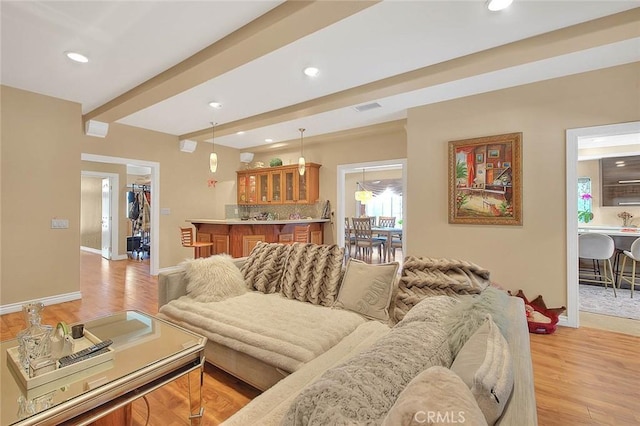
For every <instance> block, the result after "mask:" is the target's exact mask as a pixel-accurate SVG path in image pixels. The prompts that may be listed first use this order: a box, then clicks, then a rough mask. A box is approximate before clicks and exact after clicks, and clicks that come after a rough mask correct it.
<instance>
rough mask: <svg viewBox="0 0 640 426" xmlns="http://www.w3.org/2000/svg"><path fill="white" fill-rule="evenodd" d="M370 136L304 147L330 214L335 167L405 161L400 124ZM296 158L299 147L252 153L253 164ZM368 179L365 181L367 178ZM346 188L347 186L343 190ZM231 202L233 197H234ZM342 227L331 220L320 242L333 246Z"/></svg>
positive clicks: (294, 160)
mask: <svg viewBox="0 0 640 426" xmlns="http://www.w3.org/2000/svg"><path fill="white" fill-rule="evenodd" d="M375 129H376V130H375V131H373V132H370V133H366V134H361V133H358V135H356V136H349V134H348V132H347V133H346V134H345V135H344V136H341V137H338V138H333V137H332V138H331V141H330V142H326V143H322V142H323V138H322V137H321V136H319V137H317V138H314V139H316V141H317V142H318V143H319V144H318V143H313V144H309V145H307V144H305V147H304V156H305V159H306V160H307V161H308V162H312V163H319V164H322V167H321V168H320V199H321V200H329V201H330V202H331V210H332V211H334V212H335V210H336V206H337V202H338V200H337V199H336V197H337V185H338V183H337V182H338V181H337V174H338V166H339V165H343V164H352V163H366V162H369V161H381V160H389V159H400V158H406V156H407V149H406V133H405V128H404V122H400V123H398V124H397V125H393V126H382V127H376V128H375ZM299 156H300V150H299V146H297V147H296V149H288V150H272V151H269V153H256V155H255V157H254V161H264V163H265V164H269V160H270V159H271V158H274V157H278V158H280V159H282V163H283V164H294V163H297V162H298V157H299ZM367 179H368V177H367ZM347 188H350V186H347ZM234 200H235V196H234ZM343 229H344V224H337V226H336V224H335V217H334V220H333V221H332V222H331V223H330V224H327V225H325V232H324V242H325V243H326V244H335V243H336V241H337V236H336V232H337V231H339V232H343Z"/></svg>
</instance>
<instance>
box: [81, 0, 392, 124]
mask: <svg viewBox="0 0 640 426" xmlns="http://www.w3.org/2000/svg"><path fill="white" fill-rule="evenodd" d="M379 1H380V0H358V1H321V0H314V1H293V0H288V1H285V2H284V3H282V4H281V5H279V6H277V7H275V8H274V9H272V10H270V11H269V12H267V13H265V14H264V15H262V16H260V17H258V18H257V19H255V20H253V21H252V22H250V23H249V24H247V25H245V26H243V27H242V28H240V29H238V30H237V31H234V32H233V33H231V34H229V35H227V36H226V37H224V38H222V39H221V40H219V41H217V42H215V43H214V44H212V45H210V46H208V47H206V48H204V49H202V50H201V51H199V52H198V53H196V54H194V55H193V56H191V57H189V58H187V59H185V60H184V61H182V62H180V63H179V64H177V65H175V66H173V67H171V68H169V69H168V70H166V71H164V72H162V73H160V74H158V75H156V76H155V77H153V78H151V79H149V80H147V81H145V82H144V83H142V84H140V85H139V86H136V87H134V88H133V89H131V90H129V91H128V92H126V93H124V94H122V95H120V96H118V97H116V98H115V99H112V100H111V101H109V102H107V103H106V104H104V105H102V106H100V107H98V108H96V109H94V110H93V111H90V112H88V113H87V114H85V115H84V116H83V117H82V118H83V121H84V122H86V121H88V120H97V121H103V122H107V123H111V122H114V121H117V120H119V119H121V118H123V117H127V116H129V115H131V114H133V113H135V112H137V111H140V110H142V109H144V108H147V107H149V106H151V105H154V104H156V103H158V102H161V101H163V100H165V99H168V98H170V97H172V96H175V95H177V94H179V93H182V92H184V91H185V90H188V89H191V88H192V87H195V86H197V85H199V84H202V83H205V82H207V81H209V80H211V79H213V78H215V77H217V76H219V75H222V74H224V73H225V72H227V71H230V70H232V69H234V68H237V67H239V66H241V65H243V64H246V63H248V62H251V61H253V60H255V59H257V58H259V57H261V56H263V55H266V54H268V53H270V52H272V51H274V50H276V49H279V48H281V47H283V46H286V45H288V44H290V43H292V42H294V41H296V40H298V39H300V38H302V37H305V36H307V35H309V34H312V33H314V32H316V31H318V30H320V29H322V28H325V27H327V26H329V25H331V24H334V23H336V22H338V21H340V20H342V19H344V18H346V17H348V16H351V15H353V14H355V13H357V12H360V11H361V10H364V9H366V8H368V7H370V6H373V5H375V4H376V3H378V2H379Z"/></svg>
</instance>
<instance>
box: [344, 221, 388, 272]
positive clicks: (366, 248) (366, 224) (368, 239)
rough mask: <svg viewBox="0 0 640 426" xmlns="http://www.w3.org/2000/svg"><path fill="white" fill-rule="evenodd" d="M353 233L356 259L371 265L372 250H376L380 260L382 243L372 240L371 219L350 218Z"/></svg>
mask: <svg viewBox="0 0 640 426" xmlns="http://www.w3.org/2000/svg"><path fill="white" fill-rule="evenodd" d="M351 222H352V224H353V232H354V234H355V246H356V258H358V259H361V260H364V261H365V262H368V263H371V261H372V258H373V248H374V247H377V248H378V256H379V257H380V259H382V241H381V240H377V239H375V238H373V233H372V231H371V219H370V218H368V217H362V218H355V217H354V218H352V219H351Z"/></svg>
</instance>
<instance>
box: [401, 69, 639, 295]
mask: <svg viewBox="0 0 640 426" xmlns="http://www.w3.org/2000/svg"><path fill="white" fill-rule="evenodd" d="M639 76H640V63H636V64H631V65H625V66H620V67H615V68H610V69H606V70H601V71H594V72H590V73H585V74H579V75H576V76H570V77H565V78H559V79H554V80H549V81H543V82H539V83H534V84H529V85H526V86H521V87H516V88H511V89H505V90H500V91H496V92H492V93H486V94H481V95H476V96H471V97H467V98H463V99H457V100H452V101H448V102H442V103H438V104H433V105H428V106H423V107H419V108H414V109H412V110H410V111H409V114H408V124H407V134H408V136H407V138H408V146H407V156H408V189H407V196H408V197H409V198H408V202H407V210H408V211H407V213H406V218H407V223H408V224H409V227H410V233H408V234H407V238H406V240H407V241H406V242H407V254H409V255H421V256H433V257H449V258H457V259H467V260H470V261H473V262H475V263H478V264H480V265H482V266H484V267H486V268H488V269H489V270H491V271H492V278H493V280H495V281H496V282H498V283H500V284H502V285H503V286H504V287H506V288H509V289H512V290H517V289H519V288H521V289H523V290H524V291H525V293H526V294H527V295H528V296H530V297H535V296H537V295H538V294H542V295H544V298H545V301H546V302H547V304H548V305H550V306H558V305H564V304H566V302H567V296H566V287H567V282H566V273H567V271H566V269H567V268H566V242H565V241H566V213H565V209H566V193H565V192H566V190H565V181H566V179H565V174H566V167H565V149H566V148H565V146H566V143H565V131H566V130H567V129H571V128H580V127H588V126H597V125H604V124H612V123H621V122H628V121H634V120H638V119H639V118H640V98H639V97H638V87H639V83H640V77H639ZM511 132H522V133H523V174H522V177H523V221H524V224H523V226H513V227H512V226H480V225H452V224H449V223H448V222H447V217H448V215H447V212H448V204H447V179H448V172H447V142H448V141H451V140H459V139H466V138H472V137H478V136H487V135H497V134H503V133H511Z"/></svg>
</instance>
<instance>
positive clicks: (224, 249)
mask: <svg viewBox="0 0 640 426" xmlns="http://www.w3.org/2000/svg"><path fill="white" fill-rule="evenodd" d="M212 241H213V254H220V253H227V254H231V252H230V251H229V236H228V235H213V238H212Z"/></svg>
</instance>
